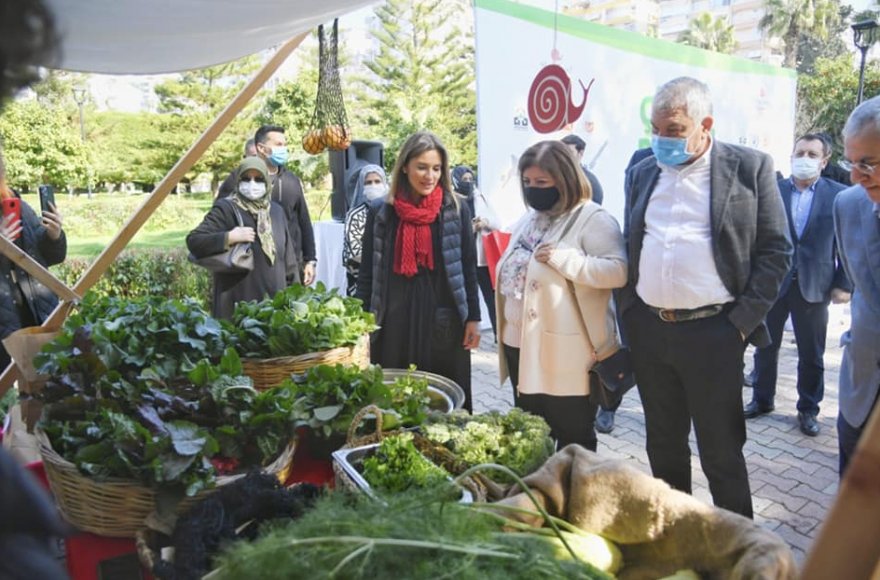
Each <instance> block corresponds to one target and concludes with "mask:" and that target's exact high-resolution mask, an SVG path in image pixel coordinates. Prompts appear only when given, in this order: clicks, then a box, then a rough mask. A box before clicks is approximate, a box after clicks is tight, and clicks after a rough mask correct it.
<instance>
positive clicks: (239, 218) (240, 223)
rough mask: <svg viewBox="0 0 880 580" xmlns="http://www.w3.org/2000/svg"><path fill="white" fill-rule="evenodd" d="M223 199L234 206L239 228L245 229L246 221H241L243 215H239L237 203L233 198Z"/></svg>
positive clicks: (233, 209)
mask: <svg viewBox="0 0 880 580" xmlns="http://www.w3.org/2000/svg"><path fill="white" fill-rule="evenodd" d="M223 199H226V200H227V201H229V204H230V205H231V206H232V211H234V212H235V221H236V222H238V225H239V227H242V228H243V227H244V220H243V219H241V214H240V213H238V206H237V205H235V202H234V201H232V198H231V197H225V198H223Z"/></svg>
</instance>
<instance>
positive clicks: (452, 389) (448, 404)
mask: <svg viewBox="0 0 880 580" xmlns="http://www.w3.org/2000/svg"><path fill="white" fill-rule="evenodd" d="M410 373H411V374H412V376H414V377H418V378H423V379H427V381H428V395H429V396H430V397H431V409H432V410H435V411H442V412H443V413H451V412H452V411H457V410H459V409H461V408H462V407H464V397H465V395H464V389H462V388H461V387H460V386H459V385H458V383H456V382H455V381H453V380H451V379H447V378H446V377H444V376H441V375H438V374H435V373H429V372H425V371H419V370H415V371H409V370H407V369H383V371H382V374H383V375H384V379H385V382H386V383H393V382H394V381H395V380H397V379H399V378H401V377H405V376H407V375H408V374H410ZM435 405H436V406H435Z"/></svg>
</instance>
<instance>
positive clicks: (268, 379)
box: [241, 334, 370, 391]
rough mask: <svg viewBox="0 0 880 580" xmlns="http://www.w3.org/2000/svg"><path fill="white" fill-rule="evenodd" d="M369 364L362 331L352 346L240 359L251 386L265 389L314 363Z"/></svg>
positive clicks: (368, 337)
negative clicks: (295, 354)
mask: <svg viewBox="0 0 880 580" xmlns="http://www.w3.org/2000/svg"><path fill="white" fill-rule="evenodd" d="M335 364H343V365H357V366H359V367H361V368H363V367H366V366H367V365H369V364H370V336H369V335H368V334H365V335H364V336H362V337H361V338H360V339H358V341H357V343H356V344H355V345H353V346H341V347H339V348H333V349H330V350H322V351H320V352H310V353H306V354H300V355H297V356H281V357H277V358H245V359H242V361H241V366H242V368H243V370H244V374H245V375H247V376H249V377H250V378H251V379H253V381H254V388H255V389H257V390H258V391H265V390H267V389H271V388H272V387H277V386H278V385H280V384H281V383H282V382H284V380H285V379H289V378H290V375H292V374H294V373H302V372H305V371H307V370H308V369H310V368H312V367H315V366H318V365H335Z"/></svg>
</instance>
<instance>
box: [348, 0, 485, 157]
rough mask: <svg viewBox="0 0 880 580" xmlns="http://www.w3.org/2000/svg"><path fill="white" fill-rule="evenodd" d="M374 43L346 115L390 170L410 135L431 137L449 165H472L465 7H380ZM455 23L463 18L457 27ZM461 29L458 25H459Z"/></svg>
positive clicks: (437, 1) (414, 1)
mask: <svg viewBox="0 0 880 580" xmlns="http://www.w3.org/2000/svg"><path fill="white" fill-rule="evenodd" d="M374 13H375V15H376V19H377V21H376V24H374V26H373V27H372V28H371V32H372V34H373V36H374V37H375V39H376V41H377V43H378V51H377V52H376V54H375V56H373V57H372V58H370V59H369V60H367V61H366V62H365V63H364V64H365V65H366V67H367V69H368V71H369V73H370V74H367V75H364V76H363V77H361V78H359V79H357V83H358V89H357V90H356V91H355V93H356V98H357V102H358V104H359V106H358V107H357V108H355V109H354V110H351V109H350V111H349V113H350V116H352V117H354V118H355V120H356V122H358V123H360V124H362V125H363V126H364V127H365V129H366V131H367V133H368V134H372V135H374V136H375V137H374V138H375V139H376V140H379V141H383V142H384V143H385V145H386V156H385V158H386V164H388V165H389V166H391V165H392V164H393V163H394V161H395V156H396V154H397V151H398V150H399V149H400V146H401V145H402V144H403V141H404V140H405V139H406V138H407V136H409V135H410V134H411V133H413V132H415V131H418V130H420V129H428V130H430V131H433V132H434V133H436V134H437V136H438V137H440V139H441V140H442V141H443V143H444V145H445V146H446V148H447V149H448V151H449V155H450V157H451V160H452V162H453V163H465V164H469V165H475V163H476V158H477V148H476V125H477V123H476V92H475V67H474V42H473V23H472V21H471V19H470V16H469V15H470V14H471V10H470V7H469V4H467V3H466V2H464V0H387V1H386V2H385V3H384V4H381V5H379V6H377V7H376V9H375V12H374ZM461 15H468V18H467V20H465V21H463V19H462V18H461ZM461 22H464V23H463V24H461Z"/></svg>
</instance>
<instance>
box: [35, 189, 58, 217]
mask: <svg viewBox="0 0 880 580" xmlns="http://www.w3.org/2000/svg"><path fill="white" fill-rule="evenodd" d="M37 191H39V192H40V210H41V211H43V212H47V211H51V212H54V211H55V188H53V187H52V186H51V185H41V186H40V187H39V188H38V189H37Z"/></svg>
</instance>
